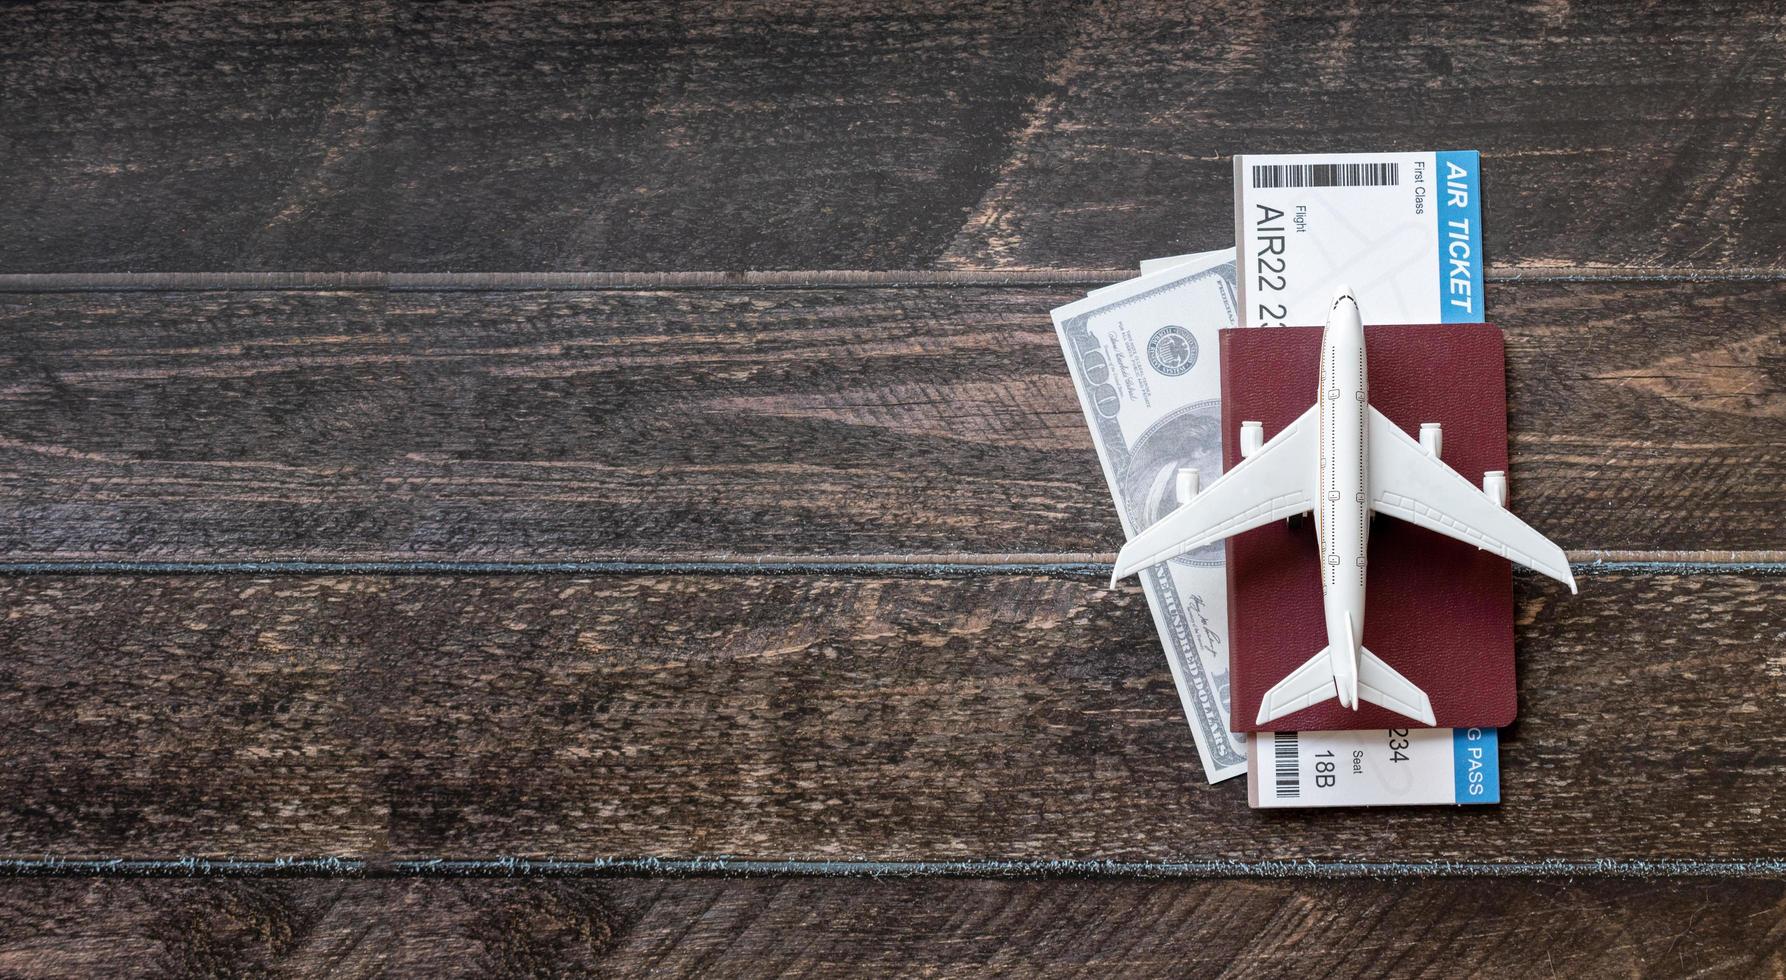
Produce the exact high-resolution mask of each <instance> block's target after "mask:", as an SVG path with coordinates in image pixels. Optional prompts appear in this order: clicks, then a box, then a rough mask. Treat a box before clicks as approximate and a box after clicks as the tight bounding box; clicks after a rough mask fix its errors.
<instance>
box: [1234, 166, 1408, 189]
mask: <svg viewBox="0 0 1786 980" xmlns="http://www.w3.org/2000/svg"><path fill="white" fill-rule="evenodd" d="M1401 182H1402V172H1401V164H1398V163H1276V164H1254V165H1253V186H1254V187H1269V188H1279V187H1396V186H1399V185H1400V184H1401Z"/></svg>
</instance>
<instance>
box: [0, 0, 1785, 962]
mask: <svg viewBox="0 0 1786 980" xmlns="http://www.w3.org/2000/svg"><path fill="white" fill-rule="evenodd" d="M0 24H3V25H4V29H0V93H3V94H0V101H3V107H4V111H3V112H0V215H3V218H0V484H3V486H4V505H3V506H0V560H3V561H4V566H3V567H0V571H3V572H5V573H6V574H4V575H0V612H3V615H0V752H3V753H4V761H5V764H4V766H3V767H0V856H3V857H4V859H5V860H4V871H5V877H4V878H0V907H3V909H4V912H3V914H0V974H4V975H6V976H31V977H48V976H79V975H95V974H107V975H119V974H215V975H237V974H258V973H278V974H282V975H298V976H323V975H365V974H401V975H410V974H423V975H440V974H454V973H466V974H487V973H530V972H531V973H553V972H581V971H591V972H601V973H609V974H616V975H637V974H643V973H647V972H662V973H667V974H705V973H721V974H766V973H771V972H779V971H786V972H792V973H802V974H809V975H822V976H832V975H838V974H869V975H885V974H887V973H896V972H897V973H923V974H934V975H959V976H977V975H981V974H983V973H985V972H988V971H995V972H1006V973H1012V974H1018V975H1025V976H1031V975H1110V974H1113V973H1114V974H1121V975H1154V974H1159V975H1184V974H1193V975H1205V974H1216V973H1234V974H1254V973H1263V974H1286V975H1309V974H1323V975H1336V976H1353V975H1360V976H1374V975H1381V974H1383V973H1395V974H1420V975H1429V976H1435V977H1438V976H1452V975H1456V974H1459V973H1462V974H1466V975H1467V974H1487V975H1499V976H1519V975H1555V974H1574V975H1587V976H1593V975H1600V974H1608V975H1611V974H1619V975H1630V974H1662V975H1670V974H1689V973H1700V972H1703V973H1706V974H1710V975H1724V976H1753V975H1757V974H1774V975H1779V974H1781V973H1782V972H1783V971H1786V817H1783V816H1782V807H1783V805H1786V732H1783V731H1782V720H1783V715H1782V711H1781V708H1782V699H1783V697H1786V652H1783V651H1786V596H1783V594H1782V585H1783V584H1786V583H1783V582H1782V574H1783V573H1786V489H1783V487H1786V194H1782V193H1781V191H1780V189H1779V188H1780V185H1779V179H1780V176H1781V174H1782V173H1783V172H1786V114H1783V113H1782V109H1781V106H1782V105H1783V104H1786V26H1783V25H1786V12H1783V11H1782V8H1781V7H1780V6H1779V5H1777V4H1740V3H1738V4H1705V5H1697V4H1696V5H1675V4H1668V3H1664V4H1655V5H1650V6H1645V7H1643V8H1641V9H1627V8H1626V7H1624V6H1615V5H1606V6H1599V5H1593V6H1592V7H1591V8H1578V7H1575V6H1571V5H1566V4H1544V5H1539V6H1536V7H1520V8H1517V9H1509V8H1503V7H1500V6H1498V5H1490V4H1480V5H1444V4H1437V3H1434V4H1421V3H1413V2H1405V0H1404V2H1395V3H1389V4H1383V5H1374V6H1371V7H1368V8H1366V9H1362V10H1360V9H1355V8H1354V7H1352V6H1351V5H1343V4H1338V3H1315V4H1301V5H1298V4H1268V3H1265V2H1262V0H1255V2H1245V3H1227V4H1178V3H1160V4H1157V5H1152V4H1144V3H1129V4H1103V5H1091V4H1082V3H1072V4H1068V3H1054V2H1046V3H1044V2H1037V3H1033V4H1026V3H1021V2H1011V3H1005V4H1000V5H996V6H991V7H987V8H983V9H978V8H976V9H966V8H963V9H956V7H955V5H951V4H946V3H942V2H935V3H928V4H924V3H909V4H903V3H902V4H897V5H895V6H894V7H891V8H889V7H888V6H886V5H884V4H870V3H865V2H860V0H853V2H842V3H831V4H819V5H814V4H806V3H791V2H785V0H767V2H762V3H746V4H738V5H732V6H727V7H725V8H723V9H718V10H705V9H700V8H695V7H689V8H686V9H669V8H667V7H666V6H665V5H663V4H636V5H589V6H584V5H576V4H563V5H559V4H548V3H526V4H508V5H498V6H491V7H476V8H461V7H444V8H435V7H427V8H419V9H411V8H406V7H400V6H390V5H385V4H372V5H366V6H363V7H354V8H338V7H308V6H305V7H296V8H289V9H288V8H266V9H261V8H250V9H240V8H236V7H209V6H203V5H198V6H190V5H177V6H162V7H151V8H141V7H121V8H114V7H110V6H86V5H77V6H43V7H36V6H27V7H15V8H9V9H7V10H6V11H4V12H3V13H0ZM1449 147H1474V148H1479V149H1480V150H1481V151H1482V153H1483V164H1484V167H1483V169H1484V183H1485V196H1486V199H1487V203H1486V210H1485V219H1486V222H1487V232H1488V234H1487V247H1488V249H1489V263H1488V266H1487V275H1488V279H1489V282H1490V287H1489V292H1488V304H1489V310H1490V313H1491V318H1492V319H1493V320H1494V321H1496V322H1498V323H1499V324H1500V325H1501V326H1502V327H1503V328H1504V329H1505V331H1506V335H1507V341H1508V373H1509V382H1510V384H1509V389H1510V395H1511V402H1512V405H1511V411H1512V423H1511V426H1512V451H1513V457H1514V459H1513V493H1514V506H1515V507H1516V508H1517V509H1518V511H1519V512H1520V513H1521V514H1522V515H1524V516H1525V517H1526V518H1527V519H1529V520H1530V521H1531V522H1532V523H1533V524H1534V525H1536V526H1537V527H1538V528H1539V529H1540V530H1542V531H1544V532H1546V533H1547V534H1549V535H1551V536H1552V537H1553V538H1555V539H1556V540H1557V541H1559V542H1560V543H1561V544H1562V545H1563V546H1564V547H1565V548H1567V549H1568V551H1569V553H1570V557H1571V560H1572V561H1573V562H1574V565H1575V570H1576V574H1577V575H1579V576H1581V577H1582V586H1583V587H1582V593H1581V595H1580V596H1579V597H1575V598H1571V597H1569V596H1567V595H1566V594H1564V593H1562V592H1560V591H1559V589H1558V588H1557V587H1556V586H1554V585H1553V584H1551V583H1549V582H1547V581H1544V580H1540V579H1538V578H1536V577H1533V576H1525V575H1521V576H1517V577H1516V596H1515V602H1516V604H1517V605H1516V610H1517V611H1516V618H1517V622H1518V638H1519V662H1520V673H1521V681H1522V683H1521V699H1520V700H1521V704H1520V716H1521V718H1520V721H1519V723H1518V725H1517V726H1516V727H1515V728H1514V729H1512V730H1510V731H1509V732H1508V733H1507V735H1506V736H1505V739H1504V743H1503V746H1504V749H1503V780H1504V784H1503V796H1504V799H1505V800H1506V802H1505V803H1504V804H1503V805H1501V806H1500V807H1498V808H1491V809H1483V810H1468V811H1463V810H1450V809H1423V810H1410V811H1396V812H1382V811H1372V812H1360V811H1349V812H1304V813H1256V812H1253V811H1251V810H1249V809H1248V808H1247V807H1246V804H1245V798H1244V795H1245V794H1244V790H1243V788H1242V787H1241V786H1238V785H1236V784H1233V783H1229V784H1224V785H1220V786H1214V787H1211V786H1208V785H1205V784H1204V783H1203V781H1202V773H1201V769H1200V766H1199V765H1198V762H1197V755H1196V751H1195V748H1194V746H1193V744H1192V740H1191V736H1190V732H1189V731H1188V730H1187V728H1186V726H1185V723H1184V719H1183V716H1182V714H1181V712H1180V708H1179V703H1178V698H1177V695H1176V693H1175V692H1174V689H1173V685H1172V681H1171V678H1170V676H1169V674H1168V672H1167V669H1166V664H1165V662H1164V659H1163V657H1162V656H1161V652H1160V648H1159V644H1158V641H1157V639H1156V637H1155V636H1154V633H1153V629H1152V626H1151V623H1150V620H1149V617H1148V613H1147V610H1146V607H1145V604H1144V602H1143V601H1142V598H1141V595H1140V593H1139V591H1138V590H1137V589H1136V588H1134V587H1133V586H1132V585H1125V586H1124V587H1122V588H1118V589H1115V590H1110V589H1107V588H1106V587H1105V586H1104V584H1103V582H1104V579H1105V578H1106V577H1107V574H1108V569H1109V562H1110V559H1111V553H1112V551H1113V550H1114V548H1115V546H1116V544H1117V543H1118V541H1119V538H1120V534H1121V532H1120V530H1119V528H1118V525H1117V522H1116V519H1115V515H1114V513H1113V512H1112V509H1111V506H1110V501H1109V495H1108V493H1107V491H1106V489H1105V487H1104V483H1103V480H1102V478H1101V476H1100V474H1099V472H1098V468H1097V464H1096V461H1095V458H1094V456H1093V453H1092V449H1091V444H1090V441H1089V436H1088V434H1087V432H1086V429H1085V426H1084V423H1083V420H1082V418H1081V416H1080V413H1079V407H1078V405H1077V403H1076V401H1075V398H1074V395H1073V391H1072V387H1071V384H1070V381H1069V379H1068V377H1067V373H1066V370H1065V367H1064V364H1063V363H1062V361H1061V357H1060V352H1059V349H1058V347H1057V346H1056V342H1055V339H1054V334H1053V330H1052V327H1051V325H1050V323H1049V319H1048V312H1047V311H1048V310H1049V308H1050V307H1053V306H1055V305H1058V304H1060V303H1062V302H1065V301H1066V300H1068V299H1070V298H1072V297H1074V296H1076V295H1078V294H1079V293H1081V292H1082V291H1083V290H1085V289H1086V288H1089V287H1092V286H1095V285H1099V284H1103V283H1106V282H1110V281H1112V280H1114V279H1117V278H1120V277H1122V276H1124V275H1126V272H1125V271H1124V270H1126V269H1128V268H1129V267H1131V266H1132V265H1133V264H1134V263H1135V261H1136V260H1138V259H1140V258H1143V257H1147V256H1153V255H1164V254H1169V253H1174V252H1184V251H1191V250H1197V249H1209V248H1217V247H1223V246H1226V245H1229V244H1230V243H1231V239H1232V223H1231V217H1230V215H1231V200H1230V177H1229V164H1228V157H1229V155H1230V154H1232V153H1234V152H1243V151H1252V152H1265V151H1292V150H1309V149H1431V148H1449Z"/></svg>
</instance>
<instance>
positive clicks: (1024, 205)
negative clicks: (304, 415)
mask: <svg viewBox="0 0 1786 980" xmlns="http://www.w3.org/2000/svg"><path fill="white" fill-rule="evenodd" d="M1781 24H1782V22H1781V19H1780V16H1779V11H1778V9H1777V8H1776V7H1774V6H1773V5H1770V4H1749V3H1737V2H1726V3H1718V4H1703V5H1677V4H1664V5H1660V6H1656V5H1651V6H1644V7H1641V8H1630V9H1627V8H1625V7H1622V6H1605V5H1596V6H1593V7H1591V8H1577V7H1572V6H1568V5H1563V6H1555V5H1540V6H1536V7H1506V6H1501V5H1475V6H1471V7H1467V8H1459V7H1457V6H1455V5H1448V4H1441V3H1437V2H1431V3H1428V2H1414V0H1400V2H1396V3H1390V4H1377V5H1371V6H1370V7H1368V8H1365V9H1363V10H1359V9H1356V8H1355V7H1353V6H1351V5H1344V4H1340V3H1337V2H1327V3H1320V4H1298V5H1281V4H1268V3H1265V2H1263V0H1254V2H1248V3H1235V4H1220V5H1185V4H1175V3H1166V2H1159V3H1131V4H1119V5H1098V4H1089V3H1081V4H1059V3H1041V2H1033V3H1030V2H1011V3H1006V4H1002V5H999V6H996V7H992V8H988V9H985V10H981V9H977V8H975V9H970V8H965V7H961V6H960V5H950V4H945V3H932V2H912V3H906V4H901V5H899V6H898V7H897V8H895V9H889V8H888V7H887V6H886V5H884V4H869V3H864V2H861V0H840V2H832V3H825V4H818V5H814V4H806V3H799V4H796V3H789V2H786V0H773V2H760V3H744V4H728V5H725V6H723V7H714V8H694V7H680V6H676V7H672V6H668V5H662V4H643V3H639V4H600V5H586V4H576V3H570V2H564V3H505V4H494V5H479V6H466V7H461V6H437V5H426V6H422V5H386V4H365V5H354V6H352V7H342V6H336V5H300V6H296V7H292V8H289V9H287V8H283V7H282V8H280V9H278V10H254V9H241V8H234V7H231V8H222V7H214V6H210V5H204V4H182V5H169V6H156V7H136V6H128V7H120V6H113V5H97V4H94V5H51V4H44V5H33V6H29V7H24V8H9V10H8V12H7V25H6V26H7V30H6V31H4V32H0V91H4V92H6V93H7V110H8V111H7V112H5V113H0V145H3V146H4V147H5V148H6V157H7V164H8V165H7V167H6V168H5V173H4V174H3V175H0V213H5V214H6V215H7V216H8V220H7V222H6V224H5V227H4V231H0V272H77V271H139V272H140V271H172V270H183V271H197V270H313V271H314V270H337V271H341V270H345V271H366V270H380V271H404V270H413V271H436V270H441V269H456V270H480V271H489V270H513V271H537V270H573V269H597V270H609V271H612V270H665V269H695V270H705V269H741V268H749V269H823V268H847V269H900V268H1038V267H1066V268H1117V267H1123V266H1127V265H1129V264H1131V263H1132V262H1133V261H1134V260H1135V259H1137V258H1140V257H1143V256H1149V255H1160V254H1169V253H1172V252H1176V251H1186V250H1190V249H1197V248H1214V247H1221V246H1225V245H1227V244H1229V243H1230V241H1231V237H1232V232H1231V228H1230V218H1229V215H1230V214H1231V200H1230V182H1229V169H1228V161H1227V155H1228V154H1231V153H1234V152H1236V151H1248V152H1264V151H1274V150H1299V149H1313V148H1332V149H1427V148H1435V147H1475V148H1479V149H1481V150H1483V151H1484V153H1485V155H1486V158H1487V162H1486V165H1485V168H1484V169H1485V182H1486V191H1485V193H1486V197H1487V202H1488V203H1487V213H1486V217H1487V227H1488V236H1489V237H1488V253H1489V256H1490V258H1491V259H1492V261H1493V262H1494V263H1496V264H1497V265H1498V266H1499V267H1501V268H1514V267H1524V266H1532V265H1547V264H1550V265H1554V264H1564V265H1581V264H1587V265H1643V266H1651V267H1657V266H1660V267H1678V266H1701V267H1711V268H1715V267H1720V266H1723V267H1728V266H1750V267H1763V266H1765V267H1773V268H1779V267H1780V266H1781V264H1782V262H1786V233H1783V232H1786V204H1783V203H1782V198H1781V196H1780V195H1778V194H1775V193H1772V192H1771V190H1770V187H1771V184H1770V183H1769V181H1768V177H1769V176H1770V175H1771V174H1774V173H1778V172H1780V171H1781V170H1782V169H1786V139H1782V133H1781V129H1780V126H1781V123H1780V117H1779V114H1778V113H1777V112H1776V111H1774V107H1775V106H1777V105H1778V104H1779V103H1780V101H1781V99H1782V96H1783V95H1786V44H1782V43H1781V41H1782V26H1781Z"/></svg>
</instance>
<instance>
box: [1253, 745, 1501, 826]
mask: <svg viewBox="0 0 1786 980" xmlns="http://www.w3.org/2000/svg"><path fill="white" fill-rule="evenodd" d="M1246 782H1247V802H1248V803H1250V804H1252V805H1253V806H1255V807H1305V806H1413V805H1419V804H1440V803H1456V804H1468V803H1499V802H1501V763H1500V736H1499V733H1498V732H1496V731H1495V729H1492V728H1455V729H1453V728H1413V729H1409V728H1392V729H1374V730H1371V731H1357V732H1301V733H1297V732H1258V733H1255V734H1254V735H1253V736H1251V737H1250V738H1249V739H1248V740H1247V776H1246Z"/></svg>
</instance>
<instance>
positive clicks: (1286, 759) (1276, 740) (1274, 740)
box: [1271, 732, 1302, 800]
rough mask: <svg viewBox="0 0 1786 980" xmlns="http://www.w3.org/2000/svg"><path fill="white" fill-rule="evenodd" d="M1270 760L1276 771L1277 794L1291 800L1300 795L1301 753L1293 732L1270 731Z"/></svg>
mask: <svg viewBox="0 0 1786 980" xmlns="http://www.w3.org/2000/svg"><path fill="white" fill-rule="evenodd" d="M1271 746H1272V762H1273V764H1274V767H1275V769H1276V771H1277V795H1278V799H1280V800H1293V799H1296V798H1297V797H1299V796H1301V795H1302V754H1301V752H1300V751H1299V750H1298V747H1297V742H1296V733H1295V732H1272V733H1271Z"/></svg>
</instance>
